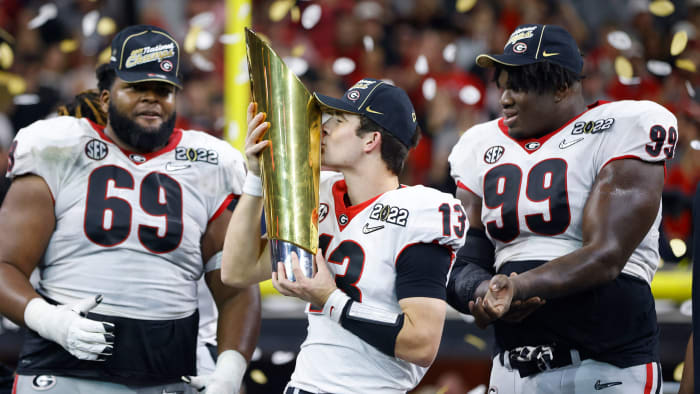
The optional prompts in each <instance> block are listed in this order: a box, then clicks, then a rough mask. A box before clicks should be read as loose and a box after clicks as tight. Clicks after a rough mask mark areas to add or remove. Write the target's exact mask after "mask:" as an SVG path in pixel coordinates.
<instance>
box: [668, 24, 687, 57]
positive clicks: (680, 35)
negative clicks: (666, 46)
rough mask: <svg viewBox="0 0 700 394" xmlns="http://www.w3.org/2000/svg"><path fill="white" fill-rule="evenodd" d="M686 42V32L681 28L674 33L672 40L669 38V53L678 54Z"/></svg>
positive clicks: (683, 48)
mask: <svg viewBox="0 0 700 394" xmlns="http://www.w3.org/2000/svg"><path fill="white" fill-rule="evenodd" d="M686 44H688V33H686V31H685V30H681V31H679V32H677V33H676V34H674V35H673V40H671V55H672V56H678V55H680V54H681V53H682V52H683V51H684V50H685V46H686Z"/></svg>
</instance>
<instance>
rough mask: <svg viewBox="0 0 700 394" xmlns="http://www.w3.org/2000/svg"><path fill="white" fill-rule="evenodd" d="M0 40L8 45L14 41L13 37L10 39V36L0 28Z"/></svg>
mask: <svg viewBox="0 0 700 394" xmlns="http://www.w3.org/2000/svg"><path fill="white" fill-rule="evenodd" d="M0 39H2V40H5V41H7V42H9V43H10V44H14V43H15V39H14V37H12V34H10V33H8V32H6V31H5V30H3V28H2V27H0Z"/></svg>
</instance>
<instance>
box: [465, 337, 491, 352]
mask: <svg viewBox="0 0 700 394" xmlns="http://www.w3.org/2000/svg"><path fill="white" fill-rule="evenodd" d="M464 342H466V343H468V344H470V345H472V346H474V347H475V348H477V349H479V350H484V349H486V341H484V340H483V339H481V338H479V337H477V336H476V335H472V334H467V335H465V336H464Z"/></svg>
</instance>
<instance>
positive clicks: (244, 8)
mask: <svg viewBox="0 0 700 394" xmlns="http://www.w3.org/2000/svg"><path fill="white" fill-rule="evenodd" d="M249 16H250V3H248V2H243V4H241V7H240V8H239V9H238V19H246V18H248V17H249Z"/></svg>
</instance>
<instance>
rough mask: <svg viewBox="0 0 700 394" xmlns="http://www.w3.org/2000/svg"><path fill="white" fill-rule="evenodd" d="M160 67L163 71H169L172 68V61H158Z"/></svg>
mask: <svg viewBox="0 0 700 394" xmlns="http://www.w3.org/2000/svg"><path fill="white" fill-rule="evenodd" d="M160 69H161V70H163V71H165V72H166V73H168V72H170V71H172V70H173V62H171V61H170V60H163V61H162V62H160Z"/></svg>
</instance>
